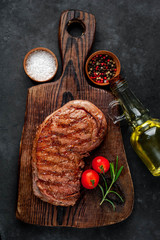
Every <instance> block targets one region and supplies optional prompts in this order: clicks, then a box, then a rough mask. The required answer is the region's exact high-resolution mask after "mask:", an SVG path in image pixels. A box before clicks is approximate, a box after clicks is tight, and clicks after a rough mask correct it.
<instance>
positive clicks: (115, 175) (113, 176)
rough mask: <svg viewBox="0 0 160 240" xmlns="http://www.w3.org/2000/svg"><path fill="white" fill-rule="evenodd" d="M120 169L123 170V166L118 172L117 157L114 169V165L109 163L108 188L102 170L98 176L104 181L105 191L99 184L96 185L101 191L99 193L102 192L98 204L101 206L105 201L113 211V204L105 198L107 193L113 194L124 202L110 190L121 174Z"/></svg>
mask: <svg viewBox="0 0 160 240" xmlns="http://www.w3.org/2000/svg"><path fill="white" fill-rule="evenodd" d="M102 168H103V166H102ZM122 169H123V166H121V167H120V169H119V170H118V156H117V158H116V166H115V168H114V163H110V174H111V180H112V182H111V184H110V185H109V186H108V184H107V181H106V179H105V176H104V169H102V172H103V173H101V174H100V175H101V177H102V179H103V181H104V184H105V190H104V189H103V187H102V186H101V185H100V184H98V186H99V188H100V189H101V192H102V200H101V202H100V205H102V203H103V202H104V201H107V202H109V203H110V204H111V205H112V207H113V210H114V211H115V208H116V207H115V205H114V203H113V202H112V201H111V200H110V199H108V198H107V195H108V194H109V193H114V194H116V195H117V196H118V197H119V198H120V200H121V201H122V202H124V200H123V198H122V197H121V196H120V195H119V194H118V193H117V192H115V191H113V190H111V188H112V186H113V184H114V183H115V182H116V181H117V179H118V177H119V176H120V174H121V172H122Z"/></svg>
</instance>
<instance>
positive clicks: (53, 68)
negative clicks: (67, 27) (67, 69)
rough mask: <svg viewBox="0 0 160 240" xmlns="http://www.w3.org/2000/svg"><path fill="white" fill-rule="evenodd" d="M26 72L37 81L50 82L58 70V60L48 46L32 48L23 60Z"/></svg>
mask: <svg viewBox="0 0 160 240" xmlns="http://www.w3.org/2000/svg"><path fill="white" fill-rule="evenodd" d="M23 67H24V71H25V73H26V74H27V75H28V77H29V78H31V79H32V80H33V81H35V82H48V81H50V80H51V79H52V78H53V77H54V76H55V75H56V72H57V69H58V61H57V58H56V56H55V54H54V53H53V52H52V51H50V50H49V49H48V48H43V47H38V48H34V49H32V50H30V51H29V52H28V53H27V54H26V56H25V58H24V62H23Z"/></svg>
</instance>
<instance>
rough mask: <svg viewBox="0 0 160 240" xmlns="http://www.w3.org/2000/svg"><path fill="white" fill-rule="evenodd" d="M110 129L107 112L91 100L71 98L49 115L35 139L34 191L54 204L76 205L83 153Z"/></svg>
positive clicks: (97, 143)
mask: <svg viewBox="0 0 160 240" xmlns="http://www.w3.org/2000/svg"><path fill="white" fill-rule="evenodd" d="M106 129H107V123H106V119H105V116H104V115H103V113H102V112H101V111H100V110H99V109H98V108H97V107H96V106H95V105H93V104H92V103H91V102H88V101H83V100H75V101H70V102H68V103H67V104H65V105H64V106H63V107H61V108H60V109H58V110H57V111H55V112H53V113H52V114H51V115H49V116H48V117H47V118H46V119H45V120H44V122H43V123H42V124H41V125H40V126H39V129H38V131H37V133H36V136H35V140H34V143H33V150H32V170H33V171H32V173H33V192H34V194H35V195H36V196H37V197H39V198H40V199H42V200H43V201H46V202H49V203H51V204H54V205H61V206H70V205H74V204H75V203H76V201H77V199H78V197H79V195H80V178H81V174H82V169H83V167H84V162H83V157H85V156H87V155H88V154H89V152H90V151H91V150H93V149H95V148H96V147H97V146H98V145H99V144H100V143H101V142H102V140H103V138H104V135H105V133H106Z"/></svg>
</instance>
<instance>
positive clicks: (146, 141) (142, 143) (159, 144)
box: [110, 76, 160, 176]
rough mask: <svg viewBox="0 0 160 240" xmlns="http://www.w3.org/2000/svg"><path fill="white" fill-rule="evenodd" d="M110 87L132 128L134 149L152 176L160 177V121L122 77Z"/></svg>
mask: <svg viewBox="0 0 160 240" xmlns="http://www.w3.org/2000/svg"><path fill="white" fill-rule="evenodd" d="M110 87H111V90H112V92H113V93H114V94H115V96H116V97H117V98H118V103H119V104H120V105H121V107H122V109H123V111H124V114H123V116H125V118H126V119H127V120H128V122H129V124H130V125H131V126H132V130H133V132H132V134H131V138H130V141H131V145H132V147H133V149H134V150H135V152H136V153H137V154H138V156H139V157H140V158H141V159H142V161H143V162H144V164H145V165H146V166H147V168H148V169H149V171H150V172H151V173H152V175H153V176H160V121H159V120H158V119H152V118H151V117H150V115H149V111H148V110H147V109H146V108H144V106H143V105H142V103H141V102H140V101H139V100H138V99H137V98H136V97H135V95H134V94H133V92H132V91H131V90H130V89H129V88H128V84H127V82H126V81H125V80H124V79H122V78H121V77H120V76H119V77H118V78H115V79H114V80H112V81H110ZM114 105H115V104H114ZM113 118H114V120H115V121H114V122H115V123H116V122H118V121H120V120H121V119H123V117H120V116H114V117H113ZM113 118H112V119H113Z"/></svg>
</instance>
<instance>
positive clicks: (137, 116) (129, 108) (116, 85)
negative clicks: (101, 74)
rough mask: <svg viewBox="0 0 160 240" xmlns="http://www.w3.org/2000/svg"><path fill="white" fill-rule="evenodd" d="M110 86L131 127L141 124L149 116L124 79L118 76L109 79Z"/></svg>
mask: <svg viewBox="0 0 160 240" xmlns="http://www.w3.org/2000/svg"><path fill="white" fill-rule="evenodd" d="M110 88H111V90H112V92H113V94H114V95H115V96H116V97H117V98H118V100H119V102H120V104H121V106H122V109H123V111H124V114H125V116H126V119H127V120H128V122H129V123H130V124H131V125H132V127H133V128H135V127H136V126H139V125H141V124H143V123H144V122H146V121H147V120H148V119H149V118H150V116H149V111H148V109H146V108H145V107H144V106H143V104H142V103H141V102H140V101H139V100H138V99H137V98H136V96H135V95H134V94H133V92H132V91H131V90H130V89H129V88H128V84H127V82H126V81H125V80H124V79H122V78H121V77H120V76H119V77H118V78H115V79H114V80H112V81H110Z"/></svg>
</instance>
